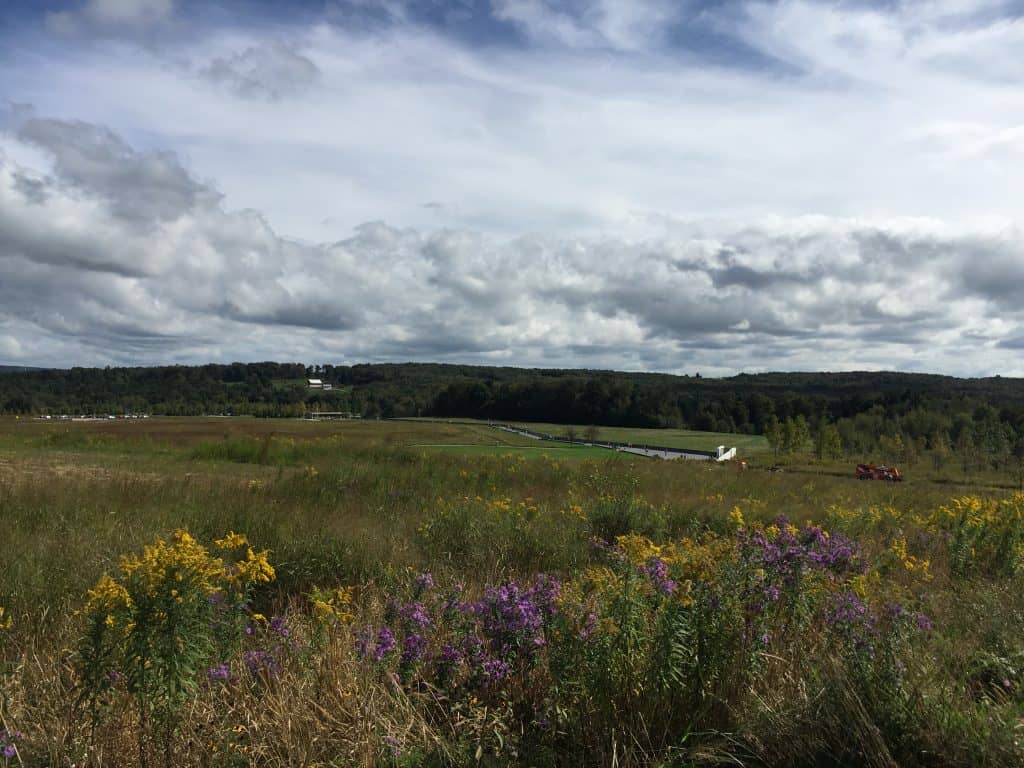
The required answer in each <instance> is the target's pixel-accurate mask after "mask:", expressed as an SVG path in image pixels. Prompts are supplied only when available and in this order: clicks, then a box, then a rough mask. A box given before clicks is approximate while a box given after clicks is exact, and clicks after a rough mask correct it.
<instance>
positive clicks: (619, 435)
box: [454, 419, 768, 458]
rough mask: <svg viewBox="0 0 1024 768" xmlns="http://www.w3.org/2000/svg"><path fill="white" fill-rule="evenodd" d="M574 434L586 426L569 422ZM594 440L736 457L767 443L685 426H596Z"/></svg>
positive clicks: (553, 431) (551, 428)
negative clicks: (731, 452) (726, 452)
mask: <svg viewBox="0 0 1024 768" xmlns="http://www.w3.org/2000/svg"><path fill="white" fill-rule="evenodd" d="M454 421H458V422H459V423H479V424H483V425H486V423H487V422H482V421H481V422H472V421H471V420H462V419H459V420H454ZM514 425H515V426H519V427H524V428H526V429H530V430H533V431H535V432H542V433H545V434H549V435H556V436H560V437H565V436H566V435H567V430H568V429H569V428H570V426H569V425H566V424H543V423H534V422H514ZM572 429H574V430H575V432H576V435H577V437H579V438H580V439H582V437H583V434H584V432H585V430H586V429H587V426H586V425H582V424H577V425H573V426H572ZM597 430H598V440H609V441H611V442H616V443H632V444H633V445H637V446H643V445H656V446H659V447H664V448H689V449H691V450H698V451H713V450H715V449H716V448H717V447H718V446H720V445H724V446H725V447H726V448H727V449H728V448H732V447H733V446H735V447H736V448H737V453H738V454H740V458H746V457H750V456H764V455H767V454H768V442H767V441H766V440H765V439H764V437H763V436H761V435H738V434H731V433H728V432H697V431H695V430H689V429H634V428H630V427H598V428H597Z"/></svg>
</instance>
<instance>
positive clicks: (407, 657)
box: [402, 632, 427, 665]
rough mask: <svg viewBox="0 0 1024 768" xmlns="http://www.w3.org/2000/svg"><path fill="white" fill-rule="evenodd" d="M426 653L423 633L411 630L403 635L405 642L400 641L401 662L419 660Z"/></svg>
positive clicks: (408, 662)
mask: <svg viewBox="0 0 1024 768" xmlns="http://www.w3.org/2000/svg"><path fill="white" fill-rule="evenodd" d="M426 654H427V639H426V638H425V637H424V636H423V635H421V634H419V633H418V632H413V633H411V634H409V635H406V636H405V642H403V643H402V664H405V665H408V664H412V663H414V662H417V661H420V660H421V659H422V658H424V657H425V656H426Z"/></svg>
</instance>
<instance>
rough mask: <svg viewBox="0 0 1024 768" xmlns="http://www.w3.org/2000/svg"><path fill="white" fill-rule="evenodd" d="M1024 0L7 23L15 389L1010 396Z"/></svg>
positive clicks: (396, 7)
mask: <svg viewBox="0 0 1024 768" xmlns="http://www.w3.org/2000/svg"><path fill="white" fill-rule="evenodd" d="M1022 51H1024V2H1022V1H1021V0H905V1H904V0H860V1H857V0H852V1H847V2H824V1H823V0H792V1H790V0H779V1H777V2H771V1H757V2H755V1H753V0H751V1H749V2H748V1H747V0H665V1H664V2H663V1H662V0H566V1H565V2H555V1H554V0H326V1H325V0H305V1H304V2H291V3H278V2H272V0H4V2H3V3H2V4H0V363H7V364H21V365H55V366H61V367H64V366H69V365H108V364H109V365H117V364H131V365H138V364H150V363H179V362H180V363H192V362H210V361H224V362H226V361H233V360H266V359H272V360H282V361H286V360H288V361H291V360H295V361H302V362H307V363H318V362H323V363H354V362H367V361H385V360H388V361H406V360H436V361H448V362H473V363H484V364H500V365H528V366H543V367H556V366H557V367H602V368H615V369H628V370H656V371H668V372H678V373H693V372H700V373H702V374H703V375H709V374H731V373H736V372H740V371H760V370H851V369H879V368H884V369H899V370H913V371H930V372H940V373H951V374H955V375H965V376H975V375H991V374H1002V375H1018V376H1021V375H1024V354H1022V352H1024V233H1022V231H1021V226H1020V224H1021V221H1022V215H1024V208H1022V206H1024V173H1022V171H1024V87H1022V86H1024V56H1022V55H1021V52H1022Z"/></svg>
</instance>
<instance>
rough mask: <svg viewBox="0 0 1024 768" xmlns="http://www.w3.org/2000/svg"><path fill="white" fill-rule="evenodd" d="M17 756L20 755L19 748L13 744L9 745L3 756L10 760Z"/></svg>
mask: <svg viewBox="0 0 1024 768" xmlns="http://www.w3.org/2000/svg"><path fill="white" fill-rule="evenodd" d="M17 754H18V748H17V747H16V746H14V745H13V744H8V745H7V746H6V747H4V751H3V755H4V757H5V758H7V759H8V760H10V759H11V758H12V757H14V756H15V755H17Z"/></svg>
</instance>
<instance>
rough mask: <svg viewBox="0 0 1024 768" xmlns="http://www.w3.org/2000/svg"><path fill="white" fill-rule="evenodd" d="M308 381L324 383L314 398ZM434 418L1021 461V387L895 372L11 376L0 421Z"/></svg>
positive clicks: (207, 370) (269, 365) (273, 366)
mask: <svg viewBox="0 0 1024 768" xmlns="http://www.w3.org/2000/svg"><path fill="white" fill-rule="evenodd" d="M307 378H320V379H323V380H324V381H327V382H329V383H331V384H333V385H334V388H333V389H332V390H329V391H323V390H311V389H309V388H308V387H307V385H306V379H307ZM316 408H318V409H320V410H332V411H348V412H352V413H354V414H357V415H361V416H363V417H367V418H377V417H381V418H389V417H408V416H434V417H441V418H458V417H463V418H477V419H494V420H501V421H532V422H551V423H562V424H584V425H585V424H597V425H606V426H627V427H651V428H662V427H674V428H685V429H695V430H704V431H715V432H732V433H742V434H759V435H765V436H766V437H767V438H768V439H769V443H770V444H771V445H772V446H773V450H776V452H777V453H779V454H783V453H786V452H791V451H795V450H811V451H814V452H815V453H817V454H819V455H821V456H822V457H828V456H834V455H842V454H851V455H852V454H857V455H869V454H871V455H878V456H880V457H881V458H882V459H883V460H888V461H893V462H895V461H904V462H907V461H914V460H916V459H917V458H918V457H921V456H925V455H927V456H928V457H929V459H930V460H932V461H934V462H954V461H955V462H961V463H965V464H970V465H984V464H992V465H995V466H999V465H1003V466H1005V465H1007V464H1009V463H1012V462H1013V461H1014V460H1015V459H1016V455H1017V454H1018V453H1021V454H1024V446H1022V438H1024V380H1021V379H1009V378H1002V377H998V376H997V377H992V378H985V379H958V378H953V377H947V376H935V375H925V374H909V373H907V374H901V373H891V372H853V373H767V374H741V375H739V376H733V377H728V378H708V377H702V376H700V375H692V376H673V375H668V374H657V373H631V372H618V371H603V370H574V369H523V368H512V367H490V366H462V365H443V364H431V363H404V364H363V365H353V366H334V365H305V364H301V363H277V362H260V363H232V364H225V365H222V364H211V365H200V366H160V367H138V368H71V369H50V370H8V371H7V372H3V373H0V413H5V414H81V413H102V414H107V413H111V414H120V413H132V412H146V413H151V414H154V415H176V416H184V415H202V414H233V415H252V416H260V417H281V416H285V417H289V416H300V415H302V414H303V413H305V412H306V411H308V410H312V409H316Z"/></svg>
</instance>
